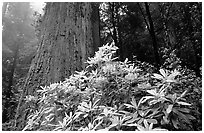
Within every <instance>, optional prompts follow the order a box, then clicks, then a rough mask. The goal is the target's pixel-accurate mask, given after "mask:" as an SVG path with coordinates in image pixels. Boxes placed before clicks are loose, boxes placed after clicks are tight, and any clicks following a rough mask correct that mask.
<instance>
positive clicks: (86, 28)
mask: <svg viewBox="0 0 204 133" xmlns="http://www.w3.org/2000/svg"><path fill="white" fill-rule="evenodd" d="M99 45H100V39H99V12H98V4H97V3H62V2H60V3H47V5H46V7H45V14H44V17H43V18H42V24H41V41H40V44H39V46H38V50H37V54H36V56H35V58H34V60H33V61H32V64H31V67H30V70H29V73H28V76H27V79H26V82H25V85H24V90H23V93H22V95H21V99H20V101H19V105H18V109H17V114H16V120H19V121H18V122H17V123H16V124H17V126H18V129H22V128H23V127H24V126H25V122H26V118H27V116H26V115H27V114H29V112H28V111H27V112H26V111H24V110H25V109H26V108H27V107H28V105H26V104H23V103H24V100H23V99H24V98H25V96H26V95H37V94H36V90H38V88H39V87H40V86H45V85H50V84H51V83H54V82H59V81H63V80H64V79H65V78H68V76H70V75H71V74H72V73H74V72H75V71H80V70H82V69H84V68H85V66H86V65H85V61H86V59H87V57H90V56H93V55H94V52H95V51H96V50H97V48H98V46H99ZM22 105H24V106H22Z"/></svg>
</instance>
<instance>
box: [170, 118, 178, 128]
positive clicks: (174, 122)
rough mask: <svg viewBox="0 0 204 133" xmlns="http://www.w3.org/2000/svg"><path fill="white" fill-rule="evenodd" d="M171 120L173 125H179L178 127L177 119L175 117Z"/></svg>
mask: <svg viewBox="0 0 204 133" xmlns="http://www.w3.org/2000/svg"><path fill="white" fill-rule="evenodd" d="M171 121H172V123H173V126H174V127H175V128H176V129H178V128H179V127H178V125H179V122H178V120H177V119H176V120H174V119H172V120H171Z"/></svg>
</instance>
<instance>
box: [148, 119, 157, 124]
mask: <svg viewBox="0 0 204 133" xmlns="http://www.w3.org/2000/svg"><path fill="white" fill-rule="evenodd" d="M147 121H148V122H149V123H153V124H157V120H156V119H147Z"/></svg>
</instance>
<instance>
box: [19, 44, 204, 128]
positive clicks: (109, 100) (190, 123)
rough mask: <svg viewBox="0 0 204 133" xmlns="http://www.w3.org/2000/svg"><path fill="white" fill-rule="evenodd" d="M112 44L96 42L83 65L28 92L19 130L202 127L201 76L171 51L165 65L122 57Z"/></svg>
mask: <svg viewBox="0 0 204 133" xmlns="http://www.w3.org/2000/svg"><path fill="white" fill-rule="evenodd" d="M117 49H118V48H117V47H116V46H115V45H114V44H113V43H112V44H110V45H108V44H107V45H104V46H102V47H99V51H97V52H96V53H95V56H94V57H90V58H89V59H88V60H87V62H86V63H87V67H86V69H85V70H82V71H80V72H76V73H75V74H73V75H71V76H70V77H69V78H67V79H66V80H65V81H62V82H59V83H54V84H51V85H50V86H42V87H41V89H40V90H38V96H31V95H30V96H27V97H26V102H27V103H29V105H30V107H29V108H28V110H30V114H31V115H30V116H29V117H28V119H29V120H28V122H27V125H26V127H25V128H24V129H23V130H49V131H50V130H51V131H59V130H60V131H67V130H68V131H92V130H94V131H95V130H97V131H104V130H109V131H121V130H122V131H135V130H139V131H147V130H164V131H165V130H170V131H171V130H174V131H175V130H202V117H201V116H202V114H201V113H202V110H201V109H202V101H201V95H202V90H201V82H202V81H201V79H200V78H199V77H196V76H195V73H194V72H193V71H191V70H189V69H187V68H182V67H181V66H180V64H179V59H178V58H176V56H174V53H173V52H172V53H171V54H169V55H166V56H168V58H166V61H165V63H164V65H163V66H162V67H161V68H160V70H157V69H156V68H155V67H154V66H152V65H150V64H148V63H144V62H139V61H137V60H136V59H135V60H134V62H131V63H130V62H129V61H128V59H126V60H125V61H123V62H121V61H118V60H117V57H115V53H116V51H117Z"/></svg>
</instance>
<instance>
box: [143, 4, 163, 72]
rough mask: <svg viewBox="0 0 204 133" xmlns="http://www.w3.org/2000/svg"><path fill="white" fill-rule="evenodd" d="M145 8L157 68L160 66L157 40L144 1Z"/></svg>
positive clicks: (147, 6) (147, 7)
mask: <svg viewBox="0 0 204 133" xmlns="http://www.w3.org/2000/svg"><path fill="white" fill-rule="evenodd" d="M145 8H146V13H147V16H148V19H149V25H150V35H151V37H152V42H153V48H154V56H155V61H156V67H157V69H159V66H160V58H159V53H158V45H157V40H156V35H155V31H154V24H153V21H152V17H151V14H150V11H149V5H148V3H147V2H145Z"/></svg>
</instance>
